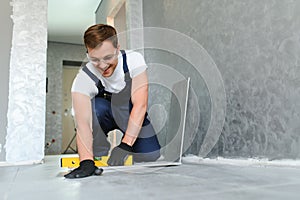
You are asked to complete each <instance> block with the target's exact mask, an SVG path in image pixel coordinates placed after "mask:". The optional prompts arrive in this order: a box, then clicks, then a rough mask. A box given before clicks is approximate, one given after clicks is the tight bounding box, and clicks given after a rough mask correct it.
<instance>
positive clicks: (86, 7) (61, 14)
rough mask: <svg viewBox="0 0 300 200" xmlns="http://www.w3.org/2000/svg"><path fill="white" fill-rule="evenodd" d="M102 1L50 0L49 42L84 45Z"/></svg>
mask: <svg viewBox="0 0 300 200" xmlns="http://www.w3.org/2000/svg"><path fill="white" fill-rule="evenodd" d="M100 2H101V0H48V41H55V42H63V43H73V44H83V41H82V40H83V39H82V38H83V34H84V31H85V30H86V29H87V28H88V27H89V26H90V25H92V24H95V18H96V17H95V12H96V10H97V8H98V6H99V4H100Z"/></svg>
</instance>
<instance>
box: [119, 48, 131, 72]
mask: <svg viewBox="0 0 300 200" xmlns="http://www.w3.org/2000/svg"><path fill="white" fill-rule="evenodd" d="M120 51H121V53H122V57H123V71H124V73H125V74H126V73H127V72H128V71H129V70H128V65H127V57H126V53H125V50H120Z"/></svg>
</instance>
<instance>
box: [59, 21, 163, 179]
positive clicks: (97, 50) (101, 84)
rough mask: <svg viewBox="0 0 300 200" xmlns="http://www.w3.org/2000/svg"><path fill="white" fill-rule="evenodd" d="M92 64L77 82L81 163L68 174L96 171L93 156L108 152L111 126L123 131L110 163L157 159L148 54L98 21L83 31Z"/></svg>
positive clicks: (75, 106)
mask: <svg viewBox="0 0 300 200" xmlns="http://www.w3.org/2000/svg"><path fill="white" fill-rule="evenodd" d="M84 43H85V47H86V49H87V58H88V61H89V62H88V63H87V64H86V65H85V66H84V67H83V68H82V69H81V70H80V71H79V73H78V74H77V76H76V78H75V79H74V82H73V85H72V102H73V109H74V118H75V122H76V130H77V135H76V139H77V147H78V154H79V158H80V166H79V167H78V168H76V169H74V170H73V171H71V172H70V173H68V174H67V175H65V177H66V178H82V177H87V176H91V175H93V174H95V170H97V169H98V168H97V167H96V166H95V163H94V158H95V157H101V156H105V155H108V152H109V150H110V143H109V142H108V141H107V134H108V132H109V131H112V130H114V129H119V130H120V131H121V132H122V133H123V137H122V140H121V143H120V144H119V145H118V146H116V147H114V148H113V149H112V151H111V154H110V157H109V159H108V165H111V166H117V165H123V164H124V161H125V159H126V158H127V156H128V155H132V156H133V160H134V162H150V161H156V160H157V159H158V158H159V157H160V145H159V142H158V139H157V136H156V133H155V131H154V129H153V126H152V125H151V122H150V121H149V118H148V116H147V104H148V78H147V72H146V71H147V66H146V64H145V61H144V58H143V56H142V55H141V54H140V53H138V52H135V51H129V50H126V51H125V50H120V46H119V44H118V37H117V32H116V30H115V29H114V28H113V27H112V26H109V25H105V24H96V25H93V26H91V27H89V28H88V29H87V30H86V31H85V34H84Z"/></svg>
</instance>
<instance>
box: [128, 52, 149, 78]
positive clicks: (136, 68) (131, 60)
mask: <svg viewBox="0 0 300 200" xmlns="http://www.w3.org/2000/svg"><path fill="white" fill-rule="evenodd" d="M126 54H127V65H128V70H129V74H130V77H131V78H134V77H136V76H137V75H139V74H140V73H142V72H144V71H145V70H146V69H147V65H146V62H145V59H144V57H143V55H142V54H141V53H138V52H135V51H130V52H128V53H127V52H126Z"/></svg>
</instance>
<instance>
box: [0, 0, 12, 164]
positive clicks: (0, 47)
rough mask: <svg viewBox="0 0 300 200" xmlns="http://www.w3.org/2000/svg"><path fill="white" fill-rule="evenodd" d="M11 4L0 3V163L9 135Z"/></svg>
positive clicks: (6, 2)
mask: <svg viewBox="0 0 300 200" xmlns="http://www.w3.org/2000/svg"><path fill="white" fill-rule="evenodd" d="M9 2H10V0H4V1H1V2H0V7H1V12H0V20H1V21H0V24H1V26H2V27H3V28H2V30H1V37H0V60H1V63H2V67H1V73H0V95H1V98H0V161H3V160H4V159H5V151H4V144H5V137H6V133H7V131H6V126H7V106H8V98H7V97H8V77H9V60H10V50H11V39H12V27H13V22H12V20H11V18H10V15H11V14H12V7H11V6H10V5H9Z"/></svg>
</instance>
